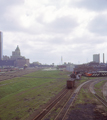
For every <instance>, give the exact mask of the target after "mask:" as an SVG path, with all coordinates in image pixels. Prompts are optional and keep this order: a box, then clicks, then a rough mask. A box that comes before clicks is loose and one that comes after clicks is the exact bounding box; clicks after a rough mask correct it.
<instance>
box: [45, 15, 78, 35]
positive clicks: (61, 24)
mask: <svg viewBox="0 0 107 120" xmlns="http://www.w3.org/2000/svg"><path fill="white" fill-rule="evenodd" d="M77 26H78V23H77V21H76V20H75V19H74V18H71V17H70V16H63V17H60V18H56V19H55V20H54V21H53V22H51V23H48V24H47V25H46V27H45V28H46V32H51V33H56V34H57V33H63V34H65V33H66V34H69V33H70V32H72V31H73V30H74V29H75V28H76V27H77Z"/></svg>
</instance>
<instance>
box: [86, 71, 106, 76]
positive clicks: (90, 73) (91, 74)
mask: <svg viewBox="0 0 107 120" xmlns="http://www.w3.org/2000/svg"><path fill="white" fill-rule="evenodd" d="M85 76H86V77H106V76H107V71H97V72H87V73H85Z"/></svg>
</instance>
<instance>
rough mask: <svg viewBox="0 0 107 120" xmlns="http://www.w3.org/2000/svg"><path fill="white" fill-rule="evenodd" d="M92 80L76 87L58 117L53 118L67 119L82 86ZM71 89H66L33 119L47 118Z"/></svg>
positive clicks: (56, 119) (42, 119) (41, 119)
mask: <svg viewBox="0 0 107 120" xmlns="http://www.w3.org/2000/svg"><path fill="white" fill-rule="evenodd" d="M90 81H92V80H89V81H86V82H84V83H82V84H81V85H80V86H79V87H78V88H76V90H75V91H74V92H73V93H72V94H71V95H70V96H69V98H68V100H67V101H66V103H65V104H64V105H63V107H62V109H61V110H60V112H59V113H58V114H57V115H56V117H55V118H54V119H53V120H65V117H66V115H67V113H68V111H69V108H70V106H71V105H72V104H73V102H74V100H75V98H76V96H77V95H78V93H79V91H80V89H81V87H82V86H83V85H85V84H86V83H88V82H90ZM68 91H69V90H66V91H64V92H63V93H62V94H61V95H60V96H59V97H58V98H57V100H54V101H53V102H52V103H51V104H50V105H48V106H47V107H46V109H44V110H43V111H42V112H41V113H40V114H39V115H37V116H36V117H35V118H34V119H33V120H45V119H46V116H47V115H48V113H50V111H51V110H52V108H54V107H55V105H56V104H58V103H59V102H60V100H61V99H62V98H63V97H64V95H66V94H67V92H68Z"/></svg>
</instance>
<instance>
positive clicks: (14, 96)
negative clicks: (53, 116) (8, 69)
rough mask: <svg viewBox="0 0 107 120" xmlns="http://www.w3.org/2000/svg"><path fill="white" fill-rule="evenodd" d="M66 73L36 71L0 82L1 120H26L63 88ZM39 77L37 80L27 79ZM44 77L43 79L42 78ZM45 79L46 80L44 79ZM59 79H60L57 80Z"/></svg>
mask: <svg viewBox="0 0 107 120" xmlns="http://www.w3.org/2000/svg"><path fill="white" fill-rule="evenodd" d="M68 74H69V73H68V72H66V71H57V70H56V71H36V72H33V73H30V74H28V75H25V76H26V77H17V78H13V79H10V80H7V81H2V82H0V84H1V85H3V84H5V85H3V86H0V118H1V119H2V120H16V119H17V120H18V119H20V120H21V119H22V120H24V119H25V120H26V117H28V116H29V115H30V114H32V113H33V112H34V111H36V110H38V109H40V106H42V105H44V104H46V103H47V102H48V101H49V100H50V99H51V98H52V97H54V96H55V95H56V94H57V93H59V92H60V91H61V90H62V89H63V88H64V87H65V86H66V80H67V79H68V76H67V75H68ZM27 76H31V77H39V78H31V77H30V78H29V77H27ZM42 77H44V78H42ZM45 77H46V78H45ZM59 78H61V79H59Z"/></svg>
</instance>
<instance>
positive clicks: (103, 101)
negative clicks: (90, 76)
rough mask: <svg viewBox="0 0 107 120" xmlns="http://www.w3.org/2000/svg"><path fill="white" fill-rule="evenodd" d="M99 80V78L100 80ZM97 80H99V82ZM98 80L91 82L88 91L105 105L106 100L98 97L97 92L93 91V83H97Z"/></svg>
mask: <svg viewBox="0 0 107 120" xmlns="http://www.w3.org/2000/svg"><path fill="white" fill-rule="evenodd" d="M100 81H101V80H100ZM100 81H99V82H100ZM97 82H98V81H95V82H92V83H91V84H90V86H89V89H90V92H91V93H92V94H93V95H94V96H95V97H96V98H97V99H98V100H99V101H100V102H101V103H102V104H103V105H104V106H105V107H107V102H106V101H105V100H104V99H103V98H102V97H100V96H99V95H98V94H96V92H95V91H94V85H95V84H96V83H97Z"/></svg>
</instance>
